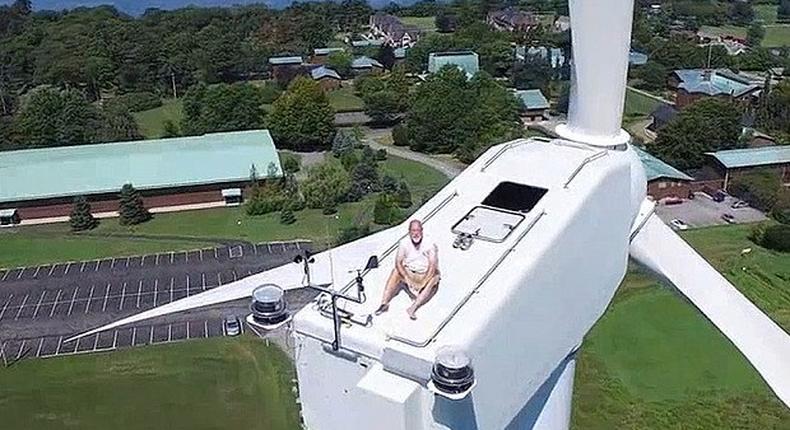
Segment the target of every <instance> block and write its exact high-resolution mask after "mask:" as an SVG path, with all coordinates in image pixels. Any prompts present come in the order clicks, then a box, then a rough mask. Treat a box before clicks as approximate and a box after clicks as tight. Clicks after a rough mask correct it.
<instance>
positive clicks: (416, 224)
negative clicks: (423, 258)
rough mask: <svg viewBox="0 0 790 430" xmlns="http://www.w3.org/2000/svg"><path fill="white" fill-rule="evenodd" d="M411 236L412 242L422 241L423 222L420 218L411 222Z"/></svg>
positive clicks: (418, 242)
mask: <svg viewBox="0 0 790 430" xmlns="http://www.w3.org/2000/svg"><path fill="white" fill-rule="evenodd" d="M409 237H410V238H411V243H413V244H415V245H419V244H420V242H422V222H420V220H416V219H415V220H412V221H411V222H410V223H409Z"/></svg>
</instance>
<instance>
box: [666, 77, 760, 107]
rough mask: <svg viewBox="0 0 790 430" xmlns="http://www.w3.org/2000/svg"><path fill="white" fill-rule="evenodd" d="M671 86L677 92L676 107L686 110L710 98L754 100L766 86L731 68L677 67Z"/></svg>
mask: <svg viewBox="0 0 790 430" xmlns="http://www.w3.org/2000/svg"><path fill="white" fill-rule="evenodd" d="M669 87H670V88H671V89H673V90H674V91H675V105H676V107H677V108H678V109H682V108H683V107H684V106H687V105H689V104H691V103H693V102H694V101H696V100H699V99H701V98H706V97H720V98H725V99H729V100H735V101H739V102H742V103H745V104H746V103H752V102H753V101H755V100H756V99H757V96H758V95H759V91H760V90H761V88H762V85H760V84H758V83H754V82H753V81H752V80H750V79H748V78H746V77H744V76H741V75H739V74H737V73H733V72H731V71H730V70H727V69H716V70H712V69H687V70H675V71H674V72H673V73H672V75H671V76H670V77H669Z"/></svg>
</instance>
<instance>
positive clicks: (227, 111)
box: [181, 83, 265, 135]
mask: <svg viewBox="0 0 790 430" xmlns="http://www.w3.org/2000/svg"><path fill="white" fill-rule="evenodd" d="M183 100H184V119H183V122H182V127H181V128H182V129H183V130H184V133H185V134H187V135H199V134H205V133H213V132H220V131H236V130H252V129H258V128H262V127H263V125H264V122H263V117H264V114H265V112H264V110H263V100H262V90H261V89H259V88H257V87H255V86H253V85H251V84H246V83H239V84H232V85H229V84H217V85H212V86H210V87H209V86H204V85H199V86H196V87H194V88H192V89H191V90H190V91H188V92H187V94H186V96H184V99H183Z"/></svg>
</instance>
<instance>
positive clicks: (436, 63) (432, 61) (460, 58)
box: [428, 51, 480, 78]
mask: <svg viewBox="0 0 790 430" xmlns="http://www.w3.org/2000/svg"><path fill="white" fill-rule="evenodd" d="M448 64H452V65H454V66H456V67H458V68H459V69H461V71H463V72H464V73H465V74H466V77H467V78H471V77H472V76H474V75H475V74H477V72H479V71H480V60H479V59H478V57H477V54H476V53H474V52H472V51H454V52H431V53H430V54H428V73H436V72H438V71H439V70H440V69H441V68H442V67H444V66H446V65H448Z"/></svg>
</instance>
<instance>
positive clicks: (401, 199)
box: [395, 181, 412, 209]
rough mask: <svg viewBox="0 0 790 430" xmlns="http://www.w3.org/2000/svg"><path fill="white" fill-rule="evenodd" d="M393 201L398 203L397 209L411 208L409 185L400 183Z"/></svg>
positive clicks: (404, 182) (403, 182)
mask: <svg viewBox="0 0 790 430" xmlns="http://www.w3.org/2000/svg"><path fill="white" fill-rule="evenodd" d="M395 200H396V201H397V203H398V207H401V208H403V209H406V208H409V207H411V205H412V201H411V191H410V190H409V184H407V183H406V181H401V183H400V186H399V187H398V193H397V194H395Z"/></svg>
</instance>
